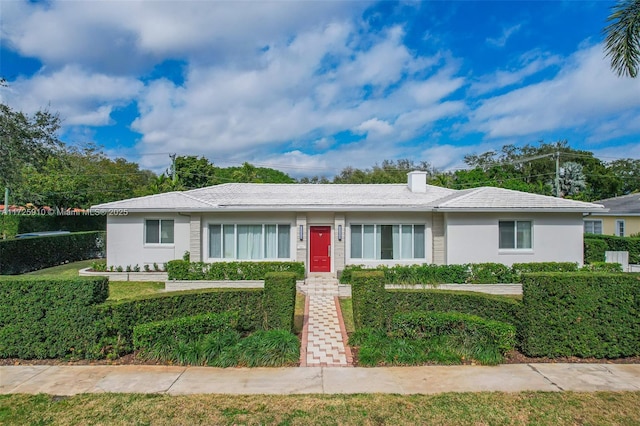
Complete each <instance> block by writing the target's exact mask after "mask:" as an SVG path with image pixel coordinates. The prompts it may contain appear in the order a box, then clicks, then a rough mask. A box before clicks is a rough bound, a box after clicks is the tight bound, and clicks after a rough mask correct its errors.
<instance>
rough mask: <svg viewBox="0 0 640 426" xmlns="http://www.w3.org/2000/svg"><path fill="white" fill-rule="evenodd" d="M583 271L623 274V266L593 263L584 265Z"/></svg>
mask: <svg viewBox="0 0 640 426" xmlns="http://www.w3.org/2000/svg"><path fill="white" fill-rule="evenodd" d="M580 270H581V271H591V272H609V273H616V272H623V271H622V265H621V264H619V263H607V262H593V263H590V264H588V265H584V266H583V267H582V268H581V269H580Z"/></svg>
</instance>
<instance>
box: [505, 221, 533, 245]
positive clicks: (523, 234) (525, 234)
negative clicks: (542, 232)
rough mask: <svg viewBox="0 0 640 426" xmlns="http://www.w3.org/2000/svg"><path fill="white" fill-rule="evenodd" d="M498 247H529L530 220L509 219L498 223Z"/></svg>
mask: <svg viewBox="0 0 640 426" xmlns="http://www.w3.org/2000/svg"><path fill="white" fill-rule="evenodd" d="M498 230H499V233H500V237H499V239H500V241H499V244H498V247H499V248H500V249H517V250H521V249H531V248H532V247H533V245H532V244H531V221H523V220H509V221H500V222H499V223H498Z"/></svg>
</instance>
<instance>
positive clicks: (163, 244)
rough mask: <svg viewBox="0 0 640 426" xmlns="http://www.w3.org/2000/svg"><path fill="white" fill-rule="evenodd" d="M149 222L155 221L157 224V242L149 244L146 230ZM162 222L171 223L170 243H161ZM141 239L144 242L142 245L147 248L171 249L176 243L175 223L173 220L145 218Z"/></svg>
mask: <svg viewBox="0 0 640 426" xmlns="http://www.w3.org/2000/svg"><path fill="white" fill-rule="evenodd" d="M150 221H157V222H158V242H157V243H150V242H148V241H147V236H148V234H147V229H148V222H150ZM162 222H172V225H171V227H172V233H171V236H172V241H171V242H164V243H163V242H162ZM142 238H143V240H144V245H145V246H149V247H160V246H162V247H171V246H173V245H175V243H176V221H175V219H169V218H155V217H150V218H145V219H144V230H143V235H142Z"/></svg>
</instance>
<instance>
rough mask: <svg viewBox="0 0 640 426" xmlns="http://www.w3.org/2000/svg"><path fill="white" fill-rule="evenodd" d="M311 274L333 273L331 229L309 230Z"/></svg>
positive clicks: (314, 227)
mask: <svg viewBox="0 0 640 426" xmlns="http://www.w3.org/2000/svg"><path fill="white" fill-rule="evenodd" d="M309 260H310V261H311V265H310V267H309V272H331V227H330V226H312V227H310V229H309Z"/></svg>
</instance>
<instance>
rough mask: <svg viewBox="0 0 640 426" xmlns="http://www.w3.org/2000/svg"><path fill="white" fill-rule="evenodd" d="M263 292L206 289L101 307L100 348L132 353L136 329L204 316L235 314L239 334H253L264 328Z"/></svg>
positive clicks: (259, 290)
mask: <svg viewBox="0 0 640 426" xmlns="http://www.w3.org/2000/svg"><path fill="white" fill-rule="evenodd" d="M262 300H263V290H261V289H242V290H238V289H208V290H194V291H180V292H174V293H161V294H153V295H147V296H145V297H144V298H136V299H128V300H121V301H117V302H109V303H106V304H104V305H102V306H100V307H99V308H100V311H101V313H102V317H103V321H104V324H103V325H102V327H103V329H104V335H103V341H102V344H103V345H105V344H113V342H118V346H119V348H120V349H119V352H120V353H127V352H130V351H131V350H132V338H133V328H134V327H135V326H136V325H140V324H144V323H149V322H155V321H161V320H169V319H174V318H178V317H184V316H194V315H199V314H206V313H222V312H227V311H238V312H240V313H241V314H240V316H239V317H238V330H240V331H243V332H244V331H247V332H248V331H254V330H259V329H261V328H262V325H263V309H262Z"/></svg>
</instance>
